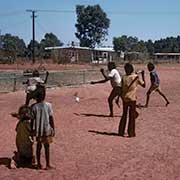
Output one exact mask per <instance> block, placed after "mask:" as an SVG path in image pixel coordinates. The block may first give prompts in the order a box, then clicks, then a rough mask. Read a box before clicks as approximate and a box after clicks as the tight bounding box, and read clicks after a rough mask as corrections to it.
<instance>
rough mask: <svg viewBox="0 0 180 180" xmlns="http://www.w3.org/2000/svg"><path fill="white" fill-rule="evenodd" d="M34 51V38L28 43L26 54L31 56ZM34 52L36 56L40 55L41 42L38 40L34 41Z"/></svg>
mask: <svg viewBox="0 0 180 180" xmlns="http://www.w3.org/2000/svg"><path fill="white" fill-rule="evenodd" d="M32 52H33V40H31V41H30V42H29V44H28V45H27V52H26V56H28V57H29V58H31V57H32ZM34 54H35V57H40V44H39V42H38V41H34Z"/></svg>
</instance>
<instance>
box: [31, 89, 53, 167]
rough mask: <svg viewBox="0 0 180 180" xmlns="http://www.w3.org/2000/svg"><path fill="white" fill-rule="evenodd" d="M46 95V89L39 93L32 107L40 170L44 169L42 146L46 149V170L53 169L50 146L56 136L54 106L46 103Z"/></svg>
mask: <svg viewBox="0 0 180 180" xmlns="http://www.w3.org/2000/svg"><path fill="white" fill-rule="evenodd" d="M45 94H46V93H45V89H44V91H43V90H41V91H38V92H37V93H36V96H35V99H36V102H37V103H35V104H34V105H33V106H32V112H33V115H34V118H33V120H32V122H31V123H32V124H31V127H32V131H33V132H34V134H35V136H36V140H37V149H36V156H37V168H38V169H41V168H42V165H41V160H40V158H41V157H40V156H41V149H42V145H44V149H45V159H46V169H51V168H52V167H51V166H50V153H49V151H50V150H49V148H50V147H49V145H50V143H52V140H53V136H54V135H55V130H54V128H55V127H54V118H53V111H52V105H51V104H50V103H48V102H45V101H44V99H45Z"/></svg>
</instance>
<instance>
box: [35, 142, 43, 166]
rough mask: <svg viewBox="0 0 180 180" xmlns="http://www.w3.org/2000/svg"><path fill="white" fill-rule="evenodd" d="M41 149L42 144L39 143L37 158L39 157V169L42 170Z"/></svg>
mask: <svg viewBox="0 0 180 180" xmlns="http://www.w3.org/2000/svg"><path fill="white" fill-rule="evenodd" d="M41 149H42V144H41V142H37V149H36V157H37V166H38V168H39V169H41V168H42V166H41Z"/></svg>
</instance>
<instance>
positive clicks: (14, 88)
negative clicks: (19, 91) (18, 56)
mask: <svg viewBox="0 0 180 180" xmlns="http://www.w3.org/2000/svg"><path fill="white" fill-rule="evenodd" d="M13 80H14V81H13V92H15V91H16V74H14V77H13Z"/></svg>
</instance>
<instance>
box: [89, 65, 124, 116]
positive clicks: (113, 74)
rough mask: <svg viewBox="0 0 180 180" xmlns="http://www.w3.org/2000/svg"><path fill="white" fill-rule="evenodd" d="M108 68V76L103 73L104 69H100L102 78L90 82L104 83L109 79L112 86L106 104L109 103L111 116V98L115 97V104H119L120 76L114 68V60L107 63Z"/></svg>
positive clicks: (111, 114)
mask: <svg viewBox="0 0 180 180" xmlns="http://www.w3.org/2000/svg"><path fill="white" fill-rule="evenodd" d="M107 66H108V70H109V71H110V73H109V74H108V76H107V75H106V74H105V73H104V69H101V70H100V71H101V73H102V75H103V76H104V80H100V81H92V82H91V84H97V83H105V82H107V81H109V80H110V81H111V86H112V88H113V89H112V91H111V93H110V95H109V97H108V104H109V109H110V115H109V116H110V117H113V115H114V113H113V100H114V98H115V97H117V99H116V104H117V105H118V106H119V96H121V76H120V74H119V72H118V70H117V69H116V65H115V63H114V62H109V63H108V65H107Z"/></svg>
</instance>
